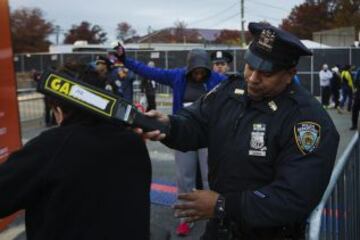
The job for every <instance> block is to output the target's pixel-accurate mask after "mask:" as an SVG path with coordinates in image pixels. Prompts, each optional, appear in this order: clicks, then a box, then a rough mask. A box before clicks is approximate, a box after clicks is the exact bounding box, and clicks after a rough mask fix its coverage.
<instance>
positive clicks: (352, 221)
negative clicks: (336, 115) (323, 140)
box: [306, 132, 360, 240]
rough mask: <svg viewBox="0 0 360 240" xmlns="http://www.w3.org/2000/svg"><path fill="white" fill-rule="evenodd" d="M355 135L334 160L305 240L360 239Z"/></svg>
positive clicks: (357, 149)
mask: <svg viewBox="0 0 360 240" xmlns="http://www.w3.org/2000/svg"><path fill="white" fill-rule="evenodd" d="M359 175H360V165H359V133H358V132H356V133H355V135H354V136H353V138H352V139H351V141H350V143H349V145H348V146H347V148H346V149H345V151H344V153H343V154H342V155H341V157H340V159H339V160H338V161H337V163H336V165H335V167H334V170H333V172H332V175H331V178H330V182H329V185H328V187H327V189H326V191H325V193H324V195H323V197H322V199H321V202H320V203H319V205H318V206H317V207H316V208H315V210H314V211H313V212H312V213H311V215H310V218H309V220H308V229H307V232H306V239H307V240H320V239H321V240H323V239H326V240H328V239H330V240H345V239H346V240H355V239H360V210H359V207H360V176H359Z"/></svg>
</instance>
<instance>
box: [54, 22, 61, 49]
mask: <svg viewBox="0 0 360 240" xmlns="http://www.w3.org/2000/svg"><path fill="white" fill-rule="evenodd" d="M60 32H61V28H60V26H59V25H56V26H55V34H56V45H59V38H60Z"/></svg>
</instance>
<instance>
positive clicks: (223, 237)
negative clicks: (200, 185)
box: [200, 219, 305, 240]
mask: <svg viewBox="0 0 360 240" xmlns="http://www.w3.org/2000/svg"><path fill="white" fill-rule="evenodd" d="M226 226H227V227H221V226H220V224H219V221H218V220H216V219H211V220H209V221H208V222H207V224H206V229H205V232H204V234H203V236H202V237H201V238H200V239H201V240H305V225H301V226H300V225H299V226H298V227H292V228H291V229H290V228H282V227H278V228H273V227H271V228H259V229H246V230H245V229H244V231H242V230H239V227H238V226H237V224H236V223H226Z"/></svg>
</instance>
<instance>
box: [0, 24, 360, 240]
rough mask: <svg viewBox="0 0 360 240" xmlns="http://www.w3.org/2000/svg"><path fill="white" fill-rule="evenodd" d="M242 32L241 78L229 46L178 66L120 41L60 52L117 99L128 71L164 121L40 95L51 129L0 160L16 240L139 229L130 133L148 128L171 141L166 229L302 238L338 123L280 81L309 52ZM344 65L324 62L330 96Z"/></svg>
mask: <svg viewBox="0 0 360 240" xmlns="http://www.w3.org/2000/svg"><path fill="white" fill-rule="evenodd" d="M248 29H249V32H250V33H251V35H252V37H253V41H252V42H251V44H250V46H249V48H248V49H247V51H246V53H245V56H244V61H245V63H246V64H245V66H244V69H243V70H242V71H241V72H243V75H240V74H238V73H236V72H235V73H230V72H229V70H230V67H229V64H230V63H231V62H232V60H233V56H232V55H231V54H230V53H228V52H226V51H215V52H214V53H212V55H211V56H209V55H208V54H207V52H206V51H205V50H204V49H194V50H192V51H190V52H189V54H188V56H187V60H186V66H184V67H181V68H175V69H161V68H157V67H155V66H154V64H153V63H151V62H149V63H147V64H146V63H143V62H140V61H137V60H135V59H132V58H131V57H128V56H127V55H126V50H125V49H124V47H123V46H122V45H121V44H119V45H117V46H116V47H115V48H114V51H111V52H109V53H108V55H107V56H106V57H98V58H97V59H96V62H95V63H94V64H90V65H89V64H79V63H78V62H76V61H73V62H71V61H70V62H68V63H67V64H65V66H63V67H61V68H59V69H58V71H60V72H66V74H68V75H71V76H76V77H77V78H78V79H79V80H82V81H85V82H87V83H88V84H90V85H93V86H94V87H99V88H102V89H105V90H107V91H109V92H112V93H113V94H118V95H119V96H122V97H124V98H125V99H127V101H129V102H132V101H133V96H132V90H130V89H131V88H130V86H131V85H132V81H133V79H134V78H133V77H132V76H133V74H138V75H139V76H141V77H142V79H143V81H144V82H143V84H142V86H143V87H142V88H143V89H144V91H147V97H148V102H150V103H151V104H149V108H148V110H150V111H148V112H147V113H145V114H146V115H147V116H148V117H149V118H153V119H156V120H157V121H159V122H160V123H161V124H164V125H166V126H167V127H168V129H169V132H168V134H164V133H162V132H161V131H159V130H155V131H150V132H144V131H143V129H140V128H133V129H131V127H132V126H128V125H124V124H120V125H118V124H114V123H112V122H106V121H105V120H102V119H98V118H96V117H95V115H91V114H90V113H88V112H84V111H81V110H79V109H77V108H76V107H74V106H71V105H69V104H67V103H66V102H63V101H62V100H61V98H56V97H54V96H52V97H51V96H50V97H48V103H49V107H50V108H51V110H52V112H53V113H54V116H55V120H56V123H57V124H58V125H59V127H57V128H52V129H50V130H48V131H46V132H44V133H43V134H41V135H40V136H38V137H36V138H34V139H33V140H32V141H30V142H29V143H28V144H26V146H25V147H24V148H23V149H21V150H19V151H17V152H15V153H14V154H12V155H10V157H9V159H8V160H7V161H6V162H5V163H4V164H2V165H0V191H1V192H3V193H6V197H4V198H1V199H0V217H3V216H7V215H9V214H11V213H13V212H16V211H18V210H20V209H25V210H26V225H27V226H26V227H27V235H28V239H29V240H36V239H119V238H121V239H135V240H137V239H138V240H144V239H149V236H150V230H149V224H150V200H149V191H150V183H151V164H150V159H149V154H148V152H147V149H146V145H145V143H144V141H143V139H150V140H153V141H161V142H162V143H163V144H165V145H166V146H168V147H170V148H172V149H174V150H175V165H176V166H175V167H176V182H177V189H178V193H177V196H178V201H177V203H176V204H175V206H174V209H175V213H174V215H175V217H177V218H178V219H179V224H178V226H177V227H176V229H174V230H175V231H176V233H177V234H178V235H180V236H187V235H189V234H191V229H192V227H193V223H194V222H196V221H198V220H206V221H207V225H206V229H205V230H204V233H203V236H202V238H201V239H203V240H218V239H225V240H245V239H255V240H257V239H259V240H265V239H266V240H285V239H292V240H299V239H304V236H305V226H306V219H307V217H308V216H309V214H310V213H311V211H312V210H313V209H314V208H315V206H316V205H317V204H318V202H319V201H320V199H321V197H322V195H323V193H324V191H325V189H326V186H327V184H328V181H329V178H330V175H331V172H332V168H333V165H334V162H335V158H336V153H337V148H338V144H339V134H338V132H337V130H336V128H335V126H334V124H333V122H332V120H331V118H330V117H329V115H328V113H327V112H326V110H325V109H324V108H323V107H322V105H321V104H320V103H319V102H318V101H317V100H316V99H315V98H314V97H313V96H311V94H309V92H308V91H306V90H305V89H304V88H303V87H301V86H300V84H298V83H296V82H295V80H294V79H295V76H296V73H297V69H296V66H297V64H298V62H299V60H300V58H301V57H302V56H309V55H311V54H312V53H311V51H310V50H309V49H307V48H306V47H305V46H304V45H303V44H302V43H301V41H300V40H299V39H298V38H297V37H296V36H294V35H292V34H290V33H288V32H286V31H283V30H281V29H279V28H276V27H274V26H272V25H270V24H267V23H263V22H261V23H250V24H249V26H248ZM284 53H286V54H284ZM325 70H326V71H325ZM328 71H330V70H329V69H325V68H324V72H323V73H321V76H322V77H323V78H321V79H322V80H321V81H322V82H323V83H322V85H321V87H322V93H323V94H322V97H323V98H322V104H323V105H324V106H328V105H329V96H330V95H331V91H332V88H331V87H330V86H327V85H326V81H327V80H325V79H329V77H330V74H328ZM349 71H350V69H348V70H346V68H344V69H343V70H342V71H341V72H340V71H338V72H339V76H340V78H339V79H341V80H342V85H341V86H342V88H343V90H342V98H341V99H339V97H338V98H337V99H338V100H340V102H338V105H339V107H343V106H344V104H345V102H346V98H349V99H351V97H352V95H351V94H352V91H349V88H350V90H352V88H353V85H352V82H351V85H350V81H348V85H349V86H348V88H346V86H344V79H350V78H349V74H350V77H351V73H350V72H349ZM334 72H335V71H334ZM331 75H332V76H331V78H330V79H332V77H333V76H334V74H331ZM330 79H329V80H328V81H329V82H331V80H330ZM339 83H340V80H339ZM156 84H164V85H167V86H170V87H171V88H172V90H173V95H172V97H173V105H172V110H173V111H172V114H170V115H167V114H163V113H161V112H159V111H155V110H153V109H155V108H156V106H155V105H154V102H155V99H154V96H155V93H154V88H155V86H156ZM337 87H338V86H337ZM344 89H345V90H344ZM355 95H356V93H355ZM335 98H336V97H335ZM344 99H345V100H344ZM150 105H151V106H150ZM358 105H359V103H358V102H357V101H356V100H355V103H354V106H358ZM348 106H352V104H350V105H348ZM119 153H121V154H119ZM197 166H199V172H200V175H201V177H200V180H201V181H200V182H201V184H200V185H201V189H200V188H199V187H198V184H197V182H196V179H197V170H196V169H197ZM119 232H121V236H119V234H120V233H119Z"/></svg>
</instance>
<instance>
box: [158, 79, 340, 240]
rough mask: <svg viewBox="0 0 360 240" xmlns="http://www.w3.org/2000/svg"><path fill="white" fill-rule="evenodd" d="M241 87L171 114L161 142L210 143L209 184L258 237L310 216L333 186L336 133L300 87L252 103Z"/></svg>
mask: <svg viewBox="0 0 360 240" xmlns="http://www.w3.org/2000/svg"><path fill="white" fill-rule="evenodd" d="M244 85H245V83H244V81H243V80H241V79H230V80H227V81H225V82H224V83H222V84H220V85H219V87H218V88H216V89H215V90H214V91H212V92H210V93H209V94H207V95H206V96H204V97H203V98H201V99H200V100H199V101H197V102H196V103H194V105H192V106H191V107H189V108H187V109H184V110H182V111H181V112H179V113H178V114H177V115H174V116H170V122H171V133H170V136H169V137H168V138H167V139H165V141H164V143H165V144H166V145H168V146H170V147H172V148H176V149H179V150H182V151H189V150H194V149H198V148H203V147H208V148H209V182H210V187H211V189H212V190H214V191H216V192H218V193H220V194H222V195H223V196H224V197H225V199H226V200H225V212H226V217H227V218H228V219H230V220H231V221H234V222H236V223H237V225H238V226H239V228H240V229H241V231H243V232H247V234H249V236H252V234H255V235H253V238H251V239H257V238H256V234H257V233H261V230H260V231H255V230H254V229H258V230H259V229H263V228H266V229H269V228H277V227H282V226H289V225H293V224H296V223H303V222H304V220H305V219H306V218H307V217H308V215H309V214H310V212H311V211H312V209H313V208H314V207H315V206H316V204H317V203H318V202H319V201H320V199H321V196H322V194H323V192H324V190H325V188H326V186H327V184H328V181H329V178H330V175H331V171H332V168H333V164H334V160H335V157H336V152H337V147H338V142H339V135H338V133H337V131H336V129H335V127H334V125H333V123H332V120H331V119H330V117H329V116H328V114H327V113H326V112H325V111H324V110H323V108H322V107H321V106H320V104H319V103H318V102H317V101H316V100H315V99H314V98H313V97H312V96H310V95H309V94H308V92H307V91H306V90H304V89H303V88H302V87H300V86H297V85H296V84H292V85H290V86H289V87H288V89H287V90H286V91H284V92H283V93H282V94H281V95H279V96H277V97H276V98H274V99H268V100H263V101H260V102H254V101H251V100H249V99H248V97H247V95H246V90H245V89H246V88H245V86H244ZM208 230H209V229H208ZM268 237H269V236H268ZM266 239H270V238H266Z"/></svg>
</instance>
